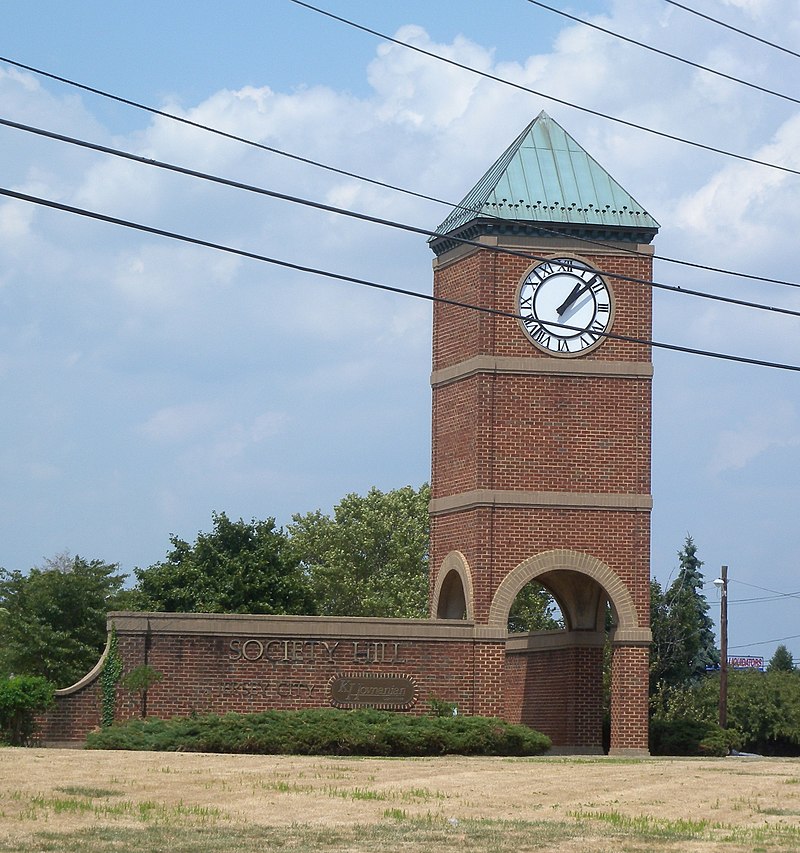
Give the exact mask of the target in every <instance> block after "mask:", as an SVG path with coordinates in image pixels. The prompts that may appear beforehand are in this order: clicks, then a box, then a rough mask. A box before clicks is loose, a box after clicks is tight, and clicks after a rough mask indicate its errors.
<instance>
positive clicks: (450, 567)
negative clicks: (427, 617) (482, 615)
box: [431, 551, 474, 621]
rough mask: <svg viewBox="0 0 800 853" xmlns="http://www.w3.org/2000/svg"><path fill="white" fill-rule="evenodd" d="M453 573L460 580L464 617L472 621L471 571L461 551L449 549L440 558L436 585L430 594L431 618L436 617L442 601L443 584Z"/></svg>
mask: <svg viewBox="0 0 800 853" xmlns="http://www.w3.org/2000/svg"><path fill="white" fill-rule="evenodd" d="M453 573H455V574H456V576H457V577H458V579H459V580H460V581H461V588H462V590H463V592H464V607H465V611H466V616H465V618H466V619H467V620H468V621H472V620H473V619H474V611H473V587H472V571H471V570H470V567H469V563H468V562H467V558H466V557H465V556H464V555H463V554H462V553H461V551H451V552H450V553H449V554H448V555H447V556H446V557H445V558H444V560H442V565H441V567H440V568H439V572H438V574H437V576H436V585H435V586H434V588H433V595H432V596H431V618H432V619H436V618H438V613H439V607H440V605H441V604H443V603H444V602H443V601H442V590H443V589H444V588H445V584H446V583H448V582H449V581H450V580H451V578H450V576H451V575H452V574H453Z"/></svg>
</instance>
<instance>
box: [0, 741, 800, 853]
mask: <svg viewBox="0 0 800 853" xmlns="http://www.w3.org/2000/svg"><path fill="white" fill-rule="evenodd" d="M381 849H384V850H386V851H387V853H388V851H392V853H393V851H406V850H407V851H414V853H427V851H430V853H433V851H436V853H450V852H451V851H458V853H469V851H492V853H504V851H509V853H510V851H514V852H515V853H518V852H519V851H527V850H559V851H593V853H594V851H598V852H599V851H656V850H659V851H660V850H675V851H717V850H726V851H734V850H736V851H754V850H765V851H766V850H793V851H797V850H800V760H797V759H759V758H726V759H661V758H659V759H646V760H617V759H613V758H591V759H590V758H569V759H567V758H531V759H514V758H462V757H444V758H425V759H402V760H401V759H376V758H347V759H343V758H318V757H293V756H231V755H206V754H192V753H154V752H102V751H97V752H94V751H90V752H84V751H76V750H57V749H11V748H5V749H0V851H58V853H69V851H76V853H77V851H81V853H95V851H112V850H113V851H127V850H131V851H133V850H135V851H148V853H149V852H150V851H169V853H183V851H186V853H200V851H202V853H208V851H212V853H213V851H234V850H236V851H243V853H249V851H269V850H281V851H320V852H321V851H354V852H356V851H357V852H358V853H360V852H361V851H374V850H381Z"/></svg>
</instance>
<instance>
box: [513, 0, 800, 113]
mask: <svg viewBox="0 0 800 853" xmlns="http://www.w3.org/2000/svg"><path fill="white" fill-rule="evenodd" d="M528 3H530V4H531V5H533V6H538V7H539V8H540V9H547V11H548V12H555V14H556V15H561V17H563V18H568V19H569V20H570V21H575V23H577V24H581V25H582V26H584V27H590V28H591V29H593V30H597V31H598V32H601V33H605V34H606V35H609V36H612V37H613V38H616V39H619V40H620V41H624V42H627V43H628V44H632V45H635V46H636V47H641V48H643V49H644V50H649V51H651V52H652V53H657V54H658V55H659V56H664V57H666V58H667V59H674V60H675V61H676V62H682V63H683V64H684V65H689V66H691V67H692V68H697V69H698V70H700V71H705V72H707V73H708V74H714V75H716V76H717V77H722V78H723V79H725V80H729V81H731V82H732V83H738V84H739V85H741V86H747V87H748V88H750V89H755V90H756V91H758V92H763V93H764V94H766V95H774V96H775V97H776V98H781V99H783V100H784V101H790V102H791V103H793V104H800V99H798V98H793V97H792V96H791V95H785V94H783V93H782V92H776V91H774V90H773V89H767V88H765V87H764V86H759V85H758V84H756V83H751V82H749V81H748V80H743V79H742V78H741V77H734V76H732V75H731V74H725V73H724V72H723V71H718V70H717V69H715V68H709V67H708V66H707V65H701V64H700V63H699V62H692V60H691V59H686V58H685V57H683V56H678V55H677V54H675V53H669V51H666V50H661V49H660V48H658V47H653V45H651V44H646V43H645V42H642V41H637V40H636V39H633V38H629V37H628V36H624V35H622V34H621V33H618V32H615V31H614V30H609V29H607V28H606V27H601V26H600V25H599V24H593V23H592V22H591V21H586V20H584V19H583V18H578V17H576V16H575V15H570V14H569V13H568V12H563V11H562V10H561V9H556V8H555V7H554V6H549V5H548V4H547V3H542V2H540V0H528Z"/></svg>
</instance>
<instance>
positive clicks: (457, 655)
mask: <svg viewBox="0 0 800 853" xmlns="http://www.w3.org/2000/svg"><path fill="white" fill-rule="evenodd" d="M490 242H492V241H490ZM493 242H495V243H497V242H498V241H497V240H494V241H493ZM506 245H507V246H509V247H511V248H514V249H517V250H518V249H521V248H522V249H527V250H530V251H531V252H533V253H535V254H537V255H540V256H541V255H546V254H551V255H560V256H564V255H571V256H575V255H576V246H574V245H571V244H570V241H568V240H566V239H559V240H558V241H555V240H548V239H542V238H537V239H535V240H532V239H526V238H513V239H512V238H508V239H507V240H506ZM626 248H630V247H626ZM638 248H642V247H638ZM579 257H581V258H582V259H583V260H586V261H588V262H589V263H591V264H592V265H593V266H595V267H596V268H598V269H600V270H603V271H607V272H613V273H619V274H621V275H625V276H630V277H633V278H639V279H646V280H649V278H650V276H651V260H650V258H649V257H648V256H647V255H644V256H642V255H637V256H632V255H630V254H629V253H627V252H626V251H624V250H623V248H622V247H619V246H615V245H613V244H609V245H608V246H606V247H603V249H602V250H601V249H597V250H596V251H593V253H592V254H589V255H586V254H585V253H583V254H581V255H579ZM532 263H533V262H532V261H530V260H527V259H525V258H520V257H514V256H509V255H500V254H497V253H494V252H490V251H476V250H474V249H469V250H463V249H456V250H453V251H451V252H449V253H448V254H446V255H443V256H441V257H440V258H438V259H437V261H436V262H435V274H434V291H435V293H436V295H439V296H443V297H446V298H448V299H452V300H458V301H462V302H466V303H469V304H472V305H481V306H486V307H489V308H495V309H499V310H501V311H505V312H510V313H514V312H515V311H516V305H515V299H516V292H517V288H518V286H519V282H520V280H521V279H522V277H523V276H524V274H525V272H526V270H527V269H528V268H529V267H530V266H531V265H532ZM610 281H611V288H612V289H613V292H614V296H615V314H614V325H613V331H614V332H615V333H616V334H620V335H624V336H628V337H633V338H640V339H642V340H648V339H649V338H650V334H651V291H650V289H649V288H648V287H647V286H645V285H642V284H640V283H636V282H631V281H625V280H617V279H611V280H610ZM651 372H652V366H651V363H650V349H649V346H648V345H647V344H646V343H636V342H632V341H616V340H606V341H605V342H603V344H602V345H601V346H598V347H597V348H596V349H594V350H592V351H591V352H590V353H588V354H586V355H584V356H583V357H580V358H574V359H557V358H554V357H553V356H551V355H547V354H545V353H542V352H540V351H539V350H537V349H536V348H535V347H534V346H533V345H532V344H531V343H530V341H529V340H528V339H527V337H526V336H525V335H524V334H523V332H522V330H521V328H520V326H519V324H518V322H517V321H516V320H515V319H513V318H509V317H502V316H497V315H488V314H485V313H479V312H476V311H471V310H468V309H465V308H458V307H454V306H448V305H442V304H436V306H435V308H434V330H433V375H432V385H433V405H432V418H433V430H432V477H431V487H432V498H433V499H432V503H431V552H430V556H431V611H432V614H433V615H436V614H437V612H439V611H440V610H441V612H442V613H443V614H446V615H447V616H449V617H450V618H448V619H431V620H379V619H344V618H339V619H330V618H321V617H320V618H312V617H279V616H264V617H255V616H239V615H235V616H223V615H198V614H164V613H151V614H140V613H122V614H110V616H109V628H112V627H113V629H114V630H115V631H116V636H117V640H118V648H119V653H120V655H121V657H122V660H123V665H124V672H130V671H131V670H132V669H134V668H135V667H137V666H139V665H141V664H144V663H147V664H149V665H150V666H152V667H154V668H155V669H157V670H158V671H159V672H161V673H162V674H163V676H164V677H163V679H162V680H161V681H160V682H158V683H157V684H155V685H154V686H152V687H151V688H150V690H149V691H148V694H147V697H146V702H147V707H146V711H147V713H148V715H153V716H159V717H170V716H176V715H177V716H183V715H188V714H191V713H206V712H214V713H224V712H227V711H242V712H248V711H259V710H265V709H269V708H278V709H296V708H306V707H317V706H325V705H330V704H331V703H332V695H331V681H332V679H335V678H337V677H349V676H352V675H354V674H355V675H359V674H360V675H369V676H375V677H379V676H388V675H394V676H398V675H399V676H406V677H408V678H410V679H411V680H412V681H413V684H414V687H415V691H416V693H415V696H414V699H413V701H412V702H410V703H409V704H408V705H407V706H404V708H403V709H402V710H400V709H398V712H399V713H411V714H421V713H425V712H426V711H427V710H428V709H429V707H430V703H429V700H430V699H431V698H435V699H438V700H442V701H448V702H454V703H456V705H457V706H458V708H459V711H460V712H461V713H467V714H486V715H497V716H503V717H505V718H507V719H509V720H512V721H516V722H523V723H526V724H528V725H532V726H534V727H535V728H538V729H539V730H541V731H543V732H545V733H546V734H547V735H549V736H550V737H551V739H552V740H553V743H554V746H555V747H556V749H558V750H559V751H566V752H569V751H574V752H599V751H601V748H602V746H601V745H602V740H601V728H602V703H601V697H602V658H603V646H604V643H605V642H606V636H605V624H604V620H605V601H606V599H609V600H610V601H611V603H612V606H613V609H614V611H615V616H616V619H617V628H616V630H615V632H613V633H612V636H611V642H612V647H613V650H612V681H611V717H612V718H611V750H612V752H615V753H617V754H627V753H631V754H642V753H646V751H647V681H648V639H649V550H650V514H649V513H650V497H649V492H650V429H651V424H650V413H651V403H650V381H651ZM440 573H442V576H440ZM533 577H535V578H536V579H537V580H538V581H540V582H542V583H543V584H544V585H545V586H547V587H548V588H549V589H551V591H552V592H553V594H554V595H555V596H556V598H557V600H558V601H559V604H560V605H561V609H562V613H563V614H564V617H565V621H566V623H567V630H566V631H563V632H555V633H553V632H550V633H548V634H540V635H536V634H534V635H524V636H513V637H511V638H507V634H506V628H505V619H506V617H507V612H508V608H509V607H510V604H511V601H512V600H513V596H514V595H515V594H516V592H517V591H518V588H519V587H520V586H521V584H522V583H523V582H525V581H527V580H528V579H529V578H533ZM443 591H444V592H443ZM455 593H459V594H458V595H456V594H455ZM443 594H445V595H447V596H453V599H452V601H451V604H452V605H454V606H451V607H449V608H448V607H445V608H443V609H442V608H440V604H441V602H440V601H439V597H440V596H441V595H443ZM462 605H463V608H462ZM460 608H462V609H463V613H460V612H458V611H459V609H460ZM461 616H464V617H468V618H460V617H461ZM101 667H102V660H101V662H100V664H98V666H97V667H96V668H95V669H94V670H93V671H92V672H91V673H89V674H88V675H87V676H86V677H85V678H84V679H83V680H82V681H81V682H79V683H78V684H77V685H74V686H73V687H71V688H67V689H65V690H61V691H58V695H57V707H56V709H55V710H54V711H53V712H51V713H49V714H48V715H47V716H46V717H45V718H43V719H42V721H41V722H42V732H41V735H42V739H43V740H44V741H45V742H50V743H56V742H68V741H80V740H81V739H83V738H84V737H85V735H86V733H87V732H88V731H90V730H91V729H93V728H95V727H96V726H98V725H99V722H100V706H101V691H100V684H99V673H100V669H101ZM115 698H116V718H117V719H118V720H127V719H131V718H134V717H136V716H139V715H141V714H142V713H143V710H144V709H143V708H142V704H141V697H140V696H138V695H133V694H130V693H129V692H126V691H125V690H123V689H121V688H119V687H118V688H117V691H116V697H115Z"/></svg>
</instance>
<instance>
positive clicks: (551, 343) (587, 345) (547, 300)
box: [518, 258, 614, 357]
mask: <svg viewBox="0 0 800 853" xmlns="http://www.w3.org/2000/svg"><path fill="white" fill-rule="evenodd" d="M518 308H519V316H520V320H521V323H522V327H523V329H524V330H525V333H526V334H527V336H528V337H529V338H530V339H531V341H532V342H533V344H534V345H535V346H537V347H539V349H541V350H544V351H545V352H548V353H551V354H552V355H560V356H567V357H569V356H576V355H583V354H584V353H586V352H587V351H589V350H592V349H594V348H595V347H597V346H599V345H600V344H601V343H602V342H603V333H604V332H607V331H608V330H609V329H610V328H611V321H612V318H613V315H614V301H613V297H612V293H611V288H610V287H609V286H608V284H607V283H606V282H605V280H604V279H603V277H602V276H601V275H600V274H599V273H598V272H597V270H595V269H592V267H590V266H589V265H588V264H586V263H584V262H583V261H578V260H575V259H574V258H553V259H552V260H549V261H542V262H541V263H539V264H537V265H536V266H535V267H534V268H533V269H532V270H531V271H530V272H529V273H528V274H527V275H526V276H525V278H524V279H523V280H522V282H521V284H520V286H519V297H518Z"/></svg>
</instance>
